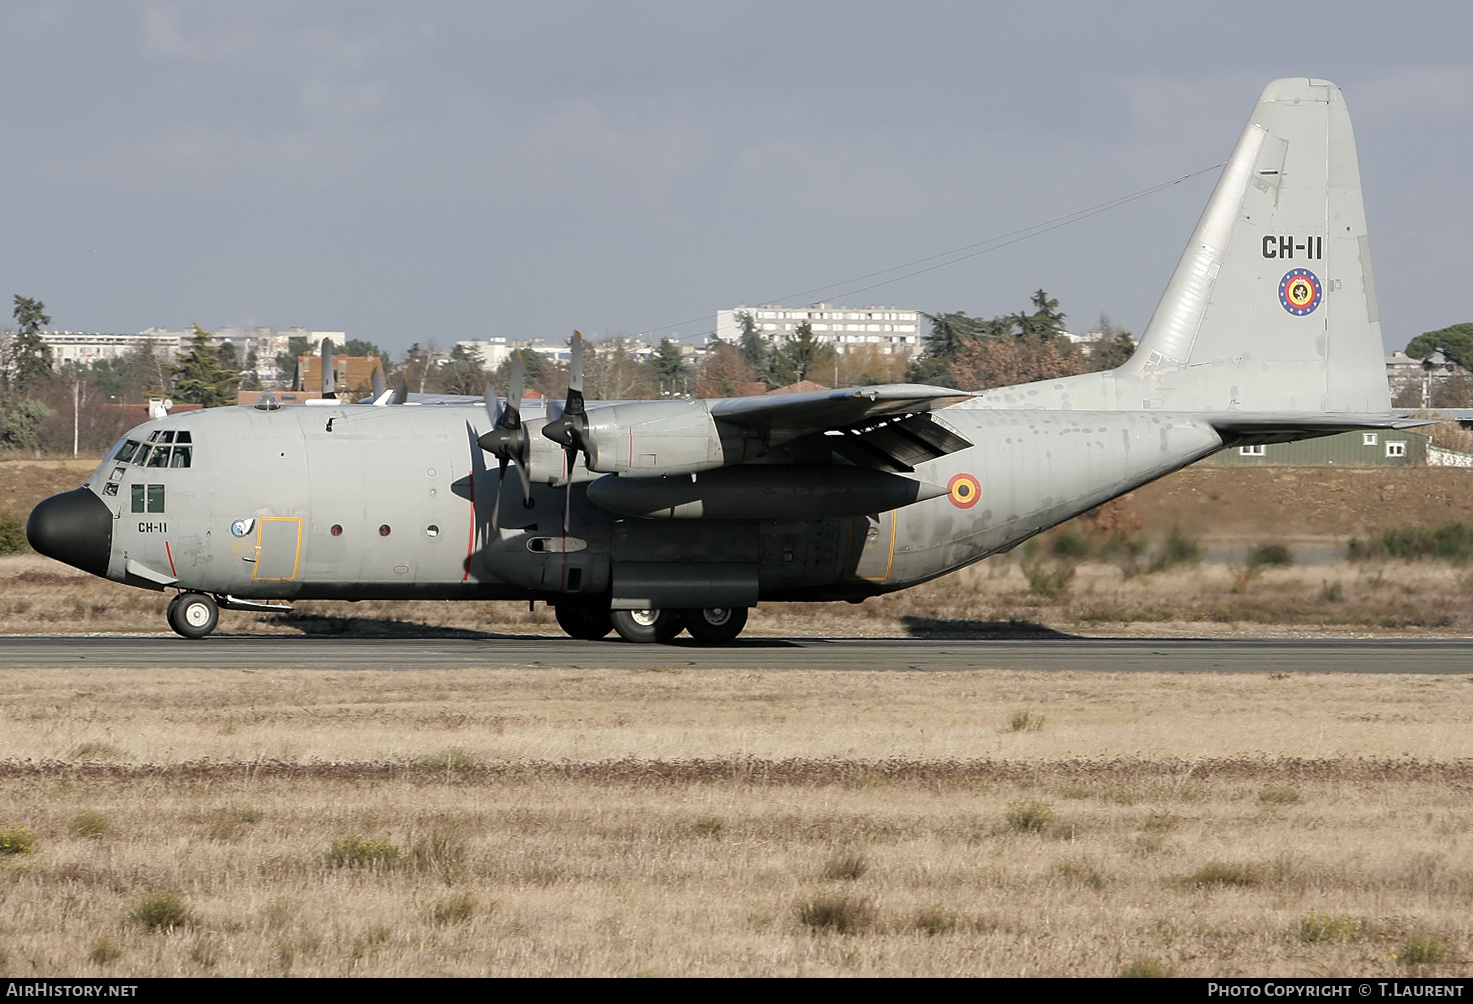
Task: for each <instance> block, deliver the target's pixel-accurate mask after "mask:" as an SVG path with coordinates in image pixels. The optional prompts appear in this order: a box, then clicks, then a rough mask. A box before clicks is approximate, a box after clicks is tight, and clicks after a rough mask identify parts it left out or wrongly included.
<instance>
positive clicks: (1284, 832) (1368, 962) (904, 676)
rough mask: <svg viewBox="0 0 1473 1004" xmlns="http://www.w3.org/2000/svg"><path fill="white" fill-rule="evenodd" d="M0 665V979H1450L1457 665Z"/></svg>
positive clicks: (1456, 903)
mask: <svg viewBox="0 0 1473 1004" xmlns="http://www.w3.org/2000/svg"><path fill="white" fill-rule="evenodd" d="M0 693H3V694H4V695H5V696H4V698H3V703H0V714H3V721H0V792H3V800H0V834H4V835H0V847H9V849H11V850H13V851H16V853H9V854H0V953H3V954H0V973H3V974H4V975H8V976H36V975H72V976H85V975H105V974H112V975H130V976H144V975H215V974H219V975H282V974H291V975H528V976H532V975H573V974H587V975H610V976H621V975H622V976H635V975H668V976H677V975H761V976H776V975H808V976H818V975H954V976H962V975H1113V974H1131V973H1139V974H1146V975H1150V974H1177V975H1197V976H1205V975H1290V974H1302V975H1333V974H1342V975H1343V974H1359V975H1369V974H1388V975H1390V974H1399V975H1466V974H1467V973H1468V972H1469V969H1470V966H1469V961H1468V960H1469V953H1470V950H1473V920H1470V917H1473V838H1470V836H1469V833H1470V829H1473V825H1470V824H1473V804H1470V800H1469V797H1468V794H1469V789H1470V785H1473V711H1470V707H1473V704H1470V701H1473V677H1399V676H1372V677H1367V676H1361V677H1333V676H1294V677H1282V676H1280V677H1273V676H1269V675H1267V674H1265V675H1232V676H1226V675H1223V676H1214V675H1202V676H1195V675H1194V676H1182V677H1167V678H1159V677H1147V676H1146V675H1144V674H1140V675H1137V674H1090V673H1085V672H1080V673H1068V674H1022V673H1016V672H1002V671H998V672H977V673H964V674H917V673H883V672H856V673H845V674H832V673H809V672H781V671H779V672H770V673H751V672H723V671H709V672H681V671H675V672H670V671H665V672H662V671H657V670H651V671H640V672H621V671H600V670H585V671H579V672H571V671H523V670H478V671H469V672H444V673H441V672H428V671H416V670H403V671H398V672H323V673H303V672H297V671H291V670H277V671H257V672H197V671H128V672H125V671H114V670H106V669H94V670H78V671H70V672H65V673H58V672H23V671H7V672H5V673H0ZM7 840H8V841H9V844H6V843H5V842H6V841H7ZM22 844H24V845H25V846H26V848H28V849H26V850H24V851H23V852H22V851H21V848H20V845H22Z"/></svg>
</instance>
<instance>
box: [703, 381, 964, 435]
mask: <svg viewBox="0 0 1473 1004" xmlns="http://www.w3.org/2000/svg"><path fill="white" fill-rule="evenodd" d="M971 396H972V395H971V394H968V393H967V392H966V391H962V390H953V389H950V388H946V387H927V386H925V385H923V384H881V385H878V386H874V387H849V388H845V389H843V390H814V391H805V392H803V393H799V394H764V395H760V396H756V397H728V398H722V399H721V400H719V401H712V402H711V417H712V418H716V419H719V420H720V421H722V422H729V423H731V424H732V425H736V426H740V427H743V428H759V429H784V430H793V431H803V432H823V431H825V430H828V429H840V428H846V427H850V426H854V425H857V424H859V423H862V422H865V421H867V420H870V419H880V418H889V417H892V416H895V415H913V414H917V413H919V412H924V411H936V410H938V409H941V408H946V407H949V406H950V405H953V404H956V403H957V402H959V401H965V400H967V399H968V398H970V397H971Z"/></svg>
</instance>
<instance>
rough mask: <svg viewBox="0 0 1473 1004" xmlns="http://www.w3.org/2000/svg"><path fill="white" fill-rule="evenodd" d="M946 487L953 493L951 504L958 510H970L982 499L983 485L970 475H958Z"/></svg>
mask: <svg viewBox="0 0 1473 1004" xmlns="http://www.w3.org/2000/svg"><path fill="white" fill-rule="evenodd" d="M946 487H947V488H948V489H949V490H950V492H951V504H952V505H954V506H956V507H957V508H958V509H970V508H972V506H974V505H976V504H977V500H978V499H979V498H981V497H982V485H981V484H980V483H979V482H978V481H977V479H976V478H974V477H972V475H970V474H958V475H957V476H956V477H954V478H952V479H951V480H950V481H948V482H947V483H946Z"/></svg>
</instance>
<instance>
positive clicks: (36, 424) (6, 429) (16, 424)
mask: <svg viewBox="0 0 1473 1004" xmlns="http://www.w3.org/2000/svg"><path fill="white" fill-rule="evenodd" d="M51 414H52V410H51V409H50V408H48V407H46V405H44V404H42V403H41V402H40V401H37V400H34V399H32V398H29V397H28V398H25V399H23V400H20V401H17V402H15V403H14V404H12V405H11V406H10V407H8V408H6V409H5V419H4V422H3V423H0V442H4V443H5V445H6V446H8V447H10V448H11V449H13V450H30V451H32V452H35V451H36V450H39V449H40V448H41V423H42V422H43V421H45V420H46V418H47V417H48V416H50V415H51Z"/></svg>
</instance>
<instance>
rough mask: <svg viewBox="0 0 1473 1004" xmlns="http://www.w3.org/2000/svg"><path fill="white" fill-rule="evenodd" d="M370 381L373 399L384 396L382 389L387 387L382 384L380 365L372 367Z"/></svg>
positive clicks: (382, 373)
mask: <svg viewBox="0 0 1473 1004" xmlns="http://www.w3.org/2000/svg"><path fill="white" fill-rule="evenodd" d="M372 382H373V399H374V400H375V401H377V400H378V399H379V398H381V397H383V396H384V391H385V390H387V389H388V388H386V387H385V386H384V371H383V368H382V367H380V366H375V367H374V368H373V374H372Z"/></svg>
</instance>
